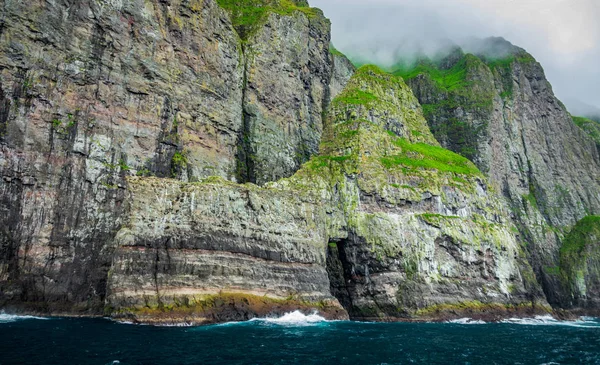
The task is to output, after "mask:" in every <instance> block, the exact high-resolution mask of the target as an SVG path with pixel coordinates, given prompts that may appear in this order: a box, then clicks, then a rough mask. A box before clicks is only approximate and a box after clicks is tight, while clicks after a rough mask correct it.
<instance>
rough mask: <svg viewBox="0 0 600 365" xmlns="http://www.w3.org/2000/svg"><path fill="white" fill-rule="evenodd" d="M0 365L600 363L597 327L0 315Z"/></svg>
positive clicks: (530, 322)
mask: <svg viewBox="0 0 600 365" xmlns="http://www.w3.org/2000/svg"><path fill="white" fill-rule="evenodd" d="M0 364H2V365H5V364H119V365H127V364H600V320H598V319H594V318H582V319H581V320H578V321H573V322H558V321H555V320H553V319H552V318H550V317H536V318H533V319H525V320H518V319H513V320H507V321H505V322H504V323H483V322H479V321H471V320H468V319H463V320H458V321H454V322H453V323H419V324H417V323H357V322H347V321H333V322H328V321H325V320H323V318H321V317H319V316H318V315H309V316H305V315H303V314H301V313H297V312H295V313H290V314H287V315H286V316H284V317H281V318H277V319H275V318H272V319H261V320H253V321H249V322H244V323H227V324H221V325H213V326H205V327H154V326H139V325H132V324H121V323H115V322H112V321H110V320H108V319H75V318H51V319H44V318H38V317H19V316H13V315H8V314H0Z"/></svg>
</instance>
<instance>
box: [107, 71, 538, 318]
mask: <svg viewBox="0 0 600 365" xmlns="http://www.w3.org/2000/svg"><path fill="white" fill-rule="evenodd" d="M325 129H326V132H325V135H324V138H323V141H322V143H321V148H320V154H319V155H318V156H316V157H313V158H312V159H311V160H310V161H309V162H307V163H306V164H304V165H303V167H302V168H301V169H300V170H299V171H298V172H297V173H296V174H295V175H294V176H292V177H290V178H288V179H283V180H280V181H277V182H274V183H269V184H267V185H266V186H264V187H257V186H254V185H237V184H233V183H230V182H226V181H224V180H221V179H214V178H210V179H206V180H203V181H201V182H199V183H191V184H190V183H174V182H173V181H169V180H156V179H151V180H148V179H146V178H142V179H139V178H136V179H130V180H129V197H128V201H129V206H130V210H129V211H128V218H127V220H126V221H127V223H126V224H125V226H124V227H123V228H122V230H121V231H120V232H119V234H118V237H119V239H118V243H119V248H118V249H117V253H116V255H115V259H114V262H113V267H112V269H111V273H110V276H109V296H108V303H109V305H110V307H109V308H108V309H109V311H110V312H111V314H112V315H113V316H114V317H116V318H129V319H134V320H139V321H150V322H152V321H157V320H158V321H161V322H165V321H167V322H168V321H182V320H183V321H187V322H192V323H206V322H214V321H220V320H228V319H245V318H251V317H253V316H257V315H265V314H273V313H280V312H281V311H282V310H284V309H287V310H289V309H291V308H299V309H305V310H308V309H311V308H313V309H318V310H320V311H321V312H322V313H324V314H325V315H326V316H329V317H333V318H339V317H343V316H344V314H345V313H346V312H345V311H343V310H341V308H342V307H343V308H344V309H345V310H346V311H347V312H348V313H349V315H350V317H351V318H361V319H378V320H390V319H415V320H417V319H427V318H429V319H431V318H433V319H440V318H448V317H455V316H461V315H465V314H466V313H468V314H469V315H471V316H475V317H480V316H486V317H487V318H493V317H494V316H496V315H503V314H504V315H506V313H519V312H527V313H532V312H535V311H540V310H545V306H544V305H545V301H544V299H543V297H541V296H540V290H539V289H538V288H537V284H536V283H535V279H534V278H533V273H532V271H531V268H530V267H529V266H528V264H527V262H526V261H525V260H524V259H523V255H522V252H520V249H519V246H518V245H517V242H516V240H515V237H514V234H513V229H514V228H513V229H511V227H512V226H511V224H510V221H509V219H508V217H507V213H506V208H505V207H504V206H503V205H502V203H501V201H500V200H499V199H498V197H497V196H496V195H495V193H494V192H493V191H491V190H490V187H489V186H488V185H487V183H486V181H485V178H484V177H483V176H482V174H481V173H480V172H479V171H478V170H477V168H476V167H475V166H474V165H473V164H472V163H471V162H469V161H468V160H467V159H465V158H463V157H461V156H459V155H456V154H454V153H452V152H450V151H448V150H444V149H442V148H441V147H439V145H438V144H437V142H436V141H435V139H434V138H433V135H432V134H431V132H430V131H429V129H428V128H427V125H426V122H425V120H424V118H423V117H422V115H421V109H420V107H419V104H418V102H417V100H416V99H415V98H414V96H413V95H412V93H411V91H410V89H409V88H408V87H407V86H406V85H405V84H404V83H403V82H402V80H401V79H399V78H396V77H394V76H391V75H389V74H385V73H383V72H382V71H381V70H379V69H377V68H376V67H372V66H368V67H363V68H361V69H360V70H358V72H357V73H356V74H355V75H354V76H353V77H352V79H351V80H350V82H349V83H348V86H347V87H346V88H345V90H344V91H343V92H342V93H341V94H340V95H338V97H337V98H336V99H335V100H334V101H333V103H332V107H331V109H330V111H329V113H328V119H327V124H326V128H325ZM340 305H341V306H340Z"/></svg>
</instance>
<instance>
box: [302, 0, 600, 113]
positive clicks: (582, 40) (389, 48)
mask: <svg viewBox="0 0 600 365" xmlns="http://www.w3.org/2000/svg"><path fill="white" fill-rule="evenodd" d="M312 5H313V6H317V7H320V8H321V9H323V11H324V12H325V15H326V16H328V17H329V18H331V20H332V40H333V43H334V44H335V46H336V48H338V49H339V50H340V51H342V52H344V53H346V54H347V55H349V56H350V57H351V58H354V59H356V60H358V61H362V62H365V63H369V62H374V63H377V64H380V65H384V66H386V65H391V64H393V63H395V62H397V60H398V59H399V58H402V59H409V60H410V59H412V58H414V57H415V55H417V54H419V53H425V54H426V55H428V56H432V55H433V54H435V53H436V52H438V51H440V50H442V49H444V48H445V47H446V46H447V45H448V43H449V42H453V43H457V44H459V45H460V46H461V47H463V49H466V50H468V49H469V47H468V45H469V44H470V43H471V40H472V39H473V38H474V37H475V38H486V37H492V36H501V37H504V38H505V39H508V40H510V41H511V42H512V43H513V44H516V45H519V46H520V47H523V48H525V49H526V50H527V51H528V52H529V53H531V54H532V55H533V56H534V57H535V58H536V59H537V60H538V61H539V62H540V63H541V64H542V65H543V66H544V69H545V72H546V75H547V77H548V80H549V81H550V82H551V83H552V85H553V87H554V91H555V93H556V94H557V96H558V97H559V99H561V100H562V101H563V102H565V104H566V105H567V107H568V108H569V109H570V110H571V109H573V113H577V114H581V113H586V114H588V113H587V110H588V109H584V108H581V104H582V103H583V104H589V105H590V106H593V107H596V108H600V86H599V85H600V83H599V82H598V81H600V69H599V68H598V59H600V23H599V22H598V21H597V20H598V19H600V3H598V2H597V1H593V0H578V1H558V0H554V1H544V2H539V1H532V0H526V1H507V0H494V1H485V2H479V1H474V0H455V1H437V0H426V1H415V0H374V1H361V0H350V1H347V0H315V1H312Z"/></svg>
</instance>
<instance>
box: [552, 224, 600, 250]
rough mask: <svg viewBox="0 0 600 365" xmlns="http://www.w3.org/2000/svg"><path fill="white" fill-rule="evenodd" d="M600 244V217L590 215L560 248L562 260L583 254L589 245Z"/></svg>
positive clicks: (573, 230)
mask: <svg viewBox="0 0 600 365" xmlns="http://www.w3.org/2000/svg"><path fill="white" fill-rule="evenodd" d="M598 242H600V216H596V215H590V216H587V217H585V218H583V219H582V220H580V221H579V222H577V224H576V225H575V227H573V229H571V232H569V234H568V235H567V236H566V237H565V239H564V240H563V243H562V246H561V248H560V254H561V258H562V257H566V256H571V255H574V254H575V255H578V254H581V253H582V252H583V250H584V248H585V247H586V245H588V244H596V243H598Z"/></svg>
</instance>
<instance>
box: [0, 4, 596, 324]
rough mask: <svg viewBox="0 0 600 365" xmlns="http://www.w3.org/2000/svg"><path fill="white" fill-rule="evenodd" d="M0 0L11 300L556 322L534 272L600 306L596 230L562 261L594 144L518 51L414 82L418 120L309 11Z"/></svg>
mask: <svg viewBox="0 0 600 365" xmlns="http://www.w3.org/2000/svg"><path fill="white" fill-rule="evenodd" d="M2 6H3V15H2V19H1V20H0V22H1V23H0V73H1V75H2V77H1V79H0V107H1V109H0V150H1V152H0V177H1V179H0V308H8V309H9V310H15V311H29V312H42V313H68V314H102V313H104V314H106V315H110V316H113V317H114V318H118V319H126V320H134V321H140V322H148V323H174V322H176V323H180V322H187V323H195V324H202V323H214V322H221V321H228V320H243V319H249V318H253V317H256V316H266V315H274V314H281V313H283V312H286V311H290V310H295V309H301V310H304V311H307V312H308V311H312V310H318V311H320V312H321V313H322V314H323V315H325V316H327V317H328V318H348V317H350V318H360V319H371V320H428V319H446V318H451V317H459V316H465V315H467V316H471V317H475V318H477V317H482V318H492V319H493V318H497V316H503V315H508V314H510V315H518V314H521V313H527V314H531V313H536V312H540V311H547V310H548V305H547V301H546V299H545V297H544V295H543V293H542V291H541V287H540V285H539V284H538V282H537V281H536V275H535V274H534V271H533V269H532V267H531V266H533V267H534V269H535V270H536V273H537V275H538V278H542V280H541V282H542V284H543V286H544V289H545V290H546V293H547V295H548V297H549V298H551V300H552V302H553V303H561V304H564V305H565V306H567V305H570V306H574V307H575V306H576V307H582V308H590V307H593V306H594V305H596V304H594V303H597V301H596V300H595V299H593V298H595V295H596V294H595V293H596V292H597V283H598V281H597V260H596V261H595V259H594V257H595V256H593V255H592V256H590V259H589V260H587V261H586V260H581V259H579V258H580V257H587V256H586V255H588V253H593V252H595V251H594V249H593V247H594V245H593V242H595V241H594V240H595V237H596V236H595V234H596V233H594V232H595V231H593V230H586V231H585V232H592V233H590V234H587V233H586V235H585V237H587V238H589V239H590V242H592V243H589V244H587V243H586V245H585V246H582V247H584V248H582V249H581V250H579V249H578V250H577V251H569V250H567V249H565V250H563V251H564V252H565V254H564V255H559V250H558V247H559V243H560V239H562V237H563V236H564V234H565V233H566V232H568V231H570V230H571V226H573V225H574V224H575V222H576V221H577V220H579V219H581V218H583V217H584V216H585V215H587V214H592V213H593V214H597V213H596V212H597V211H598V207H599V204H600V203H599V200H600V196H599V195H598V190H596V189H597V186H598V180H597V179H598V176H600V175H599V174H598V169H599V167H598V164H599V163H600V162H599V161H600V159H599V158H598V153H597V152H598V151H597V150H596V149H595V146H594V144H593V142H592V141H591V140H589V139H588V138H587V137H585V136H584V134H583V132H582V131H580V130H579V129H578V128H577V127H576V126H574V125H573V124H572V122H571V119H570V117H569V116H568V114H566V111H565V110H564V108H563V107H562V106H561V105H560V104H559V102H558V101H557V100H556V99H555V98H554V97H553V95H552V92H551V89H550V87H549V84H548V83H547V82H546V81H545V79H544V78H543V72H542V71H541V68H540V66H539V65H538V64H537V63H535V62H534V61H532V60H531V59H529V58H528V57H527V55H523V54H521V53H518V52H517V53H515V54H512V56H511V57H512V58H510V62H508V61H506V60H504V59H502V60H500V61H497V62H496V63H493V62H492V61H489V60H486V61H485V62H484V61H482V60H481V59H480V58H478V57H475V56H469V55H464V54H462V52H460V51H456V52H454V53H453V55H452V57H449V58H447V59H446V60H445V61H444V62H443V63H442V66H440V67H443V68H444V70H446V71H444V72H441V74H445V73H450V74H452V73H453V72H454V71H460V72H462V68H463V67H464V69H466V70H467V72H465V74H466V75H467V76H466V79H465V80H462V79H461V80H462V81H460V82H459V84H453V83H449V82H446V81H447V80H446V81H445V79H442V80H441V81H440V80H432V79H431V78H429V79H428V78H427V76H417V73H416V74H415V75H414V76H415V77H413V78H410V77H407V79H409V80H410V82H411V85H412V86H413V89H414V90H420V91H418V92H417V95H418V96H419V97H420V98H421V99H422V102H423V104H424V107H423V109H422V108H421V106H420V104H419V102H418V100H417V98H415V96H414V95H413V93H412V91H411V90H410V88H409V87H408V86H407V85H406V84H405V83H404V82H403V81H402V79H401V78H398V77H395V76H393V75H390V74H388V73H385V72H383V71H381V70H380V69H378V68H377V67H374V66H365V67H362V68H361V69H359V70H355V69H354V67H353V66H352V65H351V64H350V63H349V62H348V60H347V59H346V58H345V57H344V56H343V55H341V54H339V53H337V52H335V51H333V50H330V42H329V37H330V34H329V22H328V20H327V19H325V18H324V16H323V14H322V13H321V12H320V11H319V10H317V9H312V8H308V7H307V6H308V4H306V2H305V1H303V0H294V1H292V0H281V1H278V0H252V1H238V0H218V1H215V0H193V1H178V0H175V1H169V2H149V1H141V0H124V1H104V0H102V1H101V0H84V1H76V2H69V1H66V2H65V1H63V2H52V1H41V0H36V1H30V2H27V4H25V3H24V2H18V1H9V2H5V3H4V4H3V5H2ZM456 65H459V66H456ZM494 65H495V66H494ZM427 67H431V66H430V65H428V66H427ZM435 67H438V66H435ZM355 71H356V72H355ZM438 75H439V73H438ZM454 80H456V78H454ZM438 82H442V86H443V88H442V89H440V88H438V87H437V86H439V85H438V84H437V83H438ZM436 85H437V86H436ZM455 93H456V94H455ZM473 95H476V97H473ZM334 97H335V98H334ZM457 103H458V104H460V106H457V107H456V108H454V106H455V104H457ZM438 104H440V105H438ZM423 111H424V112H425V115H426V116H427V117H428V118H429V122H430V124H431V129H432V130H433V132H434V133H433V134H432V133H431V131H430V129H429V127H428V125H427V121H426V119H425V118H424V117H423ZM440 113H441V114H440ZM432 116H434V117H435V118H437V119H431V117H432ZM461 116H465V120H466V121H467V122H465V123H463V124H461V126H462V127H464V128H463V130H462V131H461V132H460V133H456V131H455V130H453V129H452V128H450V129H448V128H447V127H444V126H446V125H449V126H454V124H456V123H449V124H448V123H446V122H448V121H450V122H452V121H453V120H454V119H448V118H455V119H456V118H461ZM444 128H446V129H444ZM472 128H475V132H472V131H471V129H472ZM459 134H462V135H464V136H467V137H468V139H467V141H466V142H465V141H460V140H456V138H455V137H456V136H458V135H459ZM434 135H435V136H436V137H438V139H439V140H440V141H441V142H442V146H446V147H449V148H451V149H455V150H457V151H459V152H461V153H464V154H465V155H468V154H471V155H469V157H471V158H473V160H474V161H475V162H476V163H477V165H479V166H480V167H481V170H480V169H478V168H477V167H476V165H475V164H473V163H472V162H470V161H469V160H468V159H467V158H465V157H463V156H460V155H458V154H456V153H453V152H451V151H449V150H447V149H444V148H443V147H442V146H440V143H438V141H437V140H436V138H435V137H434ZM442 136H445V137H442ZM573 156H577V158H574V157H573ZM481 171H483V172H481ZM485 174H489V176H490V180H489V181H490V182H488V179H487V178H486V176H485ZM500 193H502V194H503V195H504V196H505V197H508V198H509V200H508V202H509V203H510V204H506V203H505V201H504V200H502V199H501V198H500ZM511 209H512V210H511ZM511 215H512V216H513V217H516V220H515V221H516V222H517V226H515V224H513V220H511ZM585 222H587V220H586V221H584V223H585ZM584 223H582V224H583V226H582V227H584V228H585V227H587V225H586V224H587V223H585V224H584ZM576 227H577V226H576ZM586 229H587V228H586ZM580 231H584V229H583V228H582V229H576V228H573V230H572V231H571V233H570V235H572V236H573V237H579V236H578V235H579V234H578V233H577V232H580ZM519 232H520V233H519ZM519 235H520V236H519ZM587 238H586V239H587ZM521 240H524V241H527V242H531V243H532V244H531V245H530V246H528V247H529V251H528V252H526V251H525V250H524V249H523V248H522V246H521V245H520V244H519V243H520V241H521ZM565 242H571V241H568V240H566V241H565ZM565 247H568V245H567V246H565ZM578 247H579V246H578ZM569 252H577V255H579V256H572V255H571V254H570V253H569ZM528 253H529V255H528ZM582 255H583V256H582ZM594 255H595V254H594ZM527 258H529V259H530V262H531V263H532V265H530V263H529V262H528V261H527ZM586 265H587V266H586ZM547 266H551V270H550V271H544V268H546V267H547ZM580 273H583V274H580ZM582 275H583V276H582ZM582 278H583V279H582ZM582 283H583V284H582ZM582 285H583V286H582ZM582 288H583V289H582ZM552 293H557V294H556V295H554V294H552ZM553 295H554V296H553ZM590 298H591V299H590Z"/></svg>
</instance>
